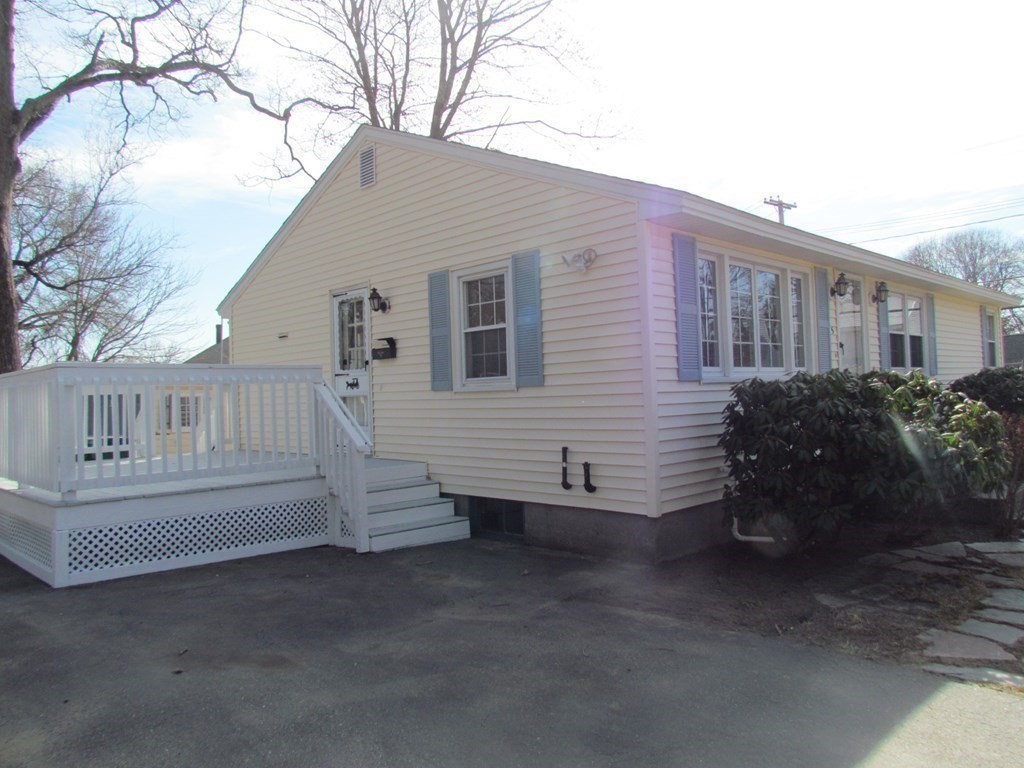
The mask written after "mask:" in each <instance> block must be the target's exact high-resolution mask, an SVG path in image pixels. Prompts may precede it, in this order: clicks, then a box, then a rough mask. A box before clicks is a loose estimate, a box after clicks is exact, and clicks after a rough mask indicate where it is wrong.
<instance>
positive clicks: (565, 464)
mask: <svg viewBox="0 0 1024 768" xmlns="http://www.w3.org/2000/svg"><path fill="white" fill-rule="evenodd" d="M562 487H563V488H564V489H565V490H567V491H569V490H572V483H570V482H569V446H567V445H563V446H562Z"/></svg>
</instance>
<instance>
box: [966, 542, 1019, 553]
mask: <svg viewBox="0 0 1024 768" xmlns="http://www.w3.org/2000/svg"><path fill="white" fill-rule="evenodd" d="M967 547H968V549H973V550H975V551H976V552H984V553H985V554H991V553H1000V552H1018V553H1022V554H1024V541H984V542H976V543H973V544H968V545H967Z"/></svg>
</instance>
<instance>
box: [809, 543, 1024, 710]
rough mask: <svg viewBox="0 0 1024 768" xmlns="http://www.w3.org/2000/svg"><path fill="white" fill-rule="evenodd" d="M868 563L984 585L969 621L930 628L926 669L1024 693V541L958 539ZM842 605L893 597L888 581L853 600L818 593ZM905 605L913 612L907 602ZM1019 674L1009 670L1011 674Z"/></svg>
mask: <svg viewBox="0 0 1024 768" xmlns="http://www.w3.org/2000/svg"><path fill="white" fill-rule="evenodd" d="M862 562H864V563H866V564H870V565H875V566H881V567H883V568H891V569H895V570H898V571H902V572H905V573H909V574H920V575H936V576H954V577H955V576H957V575H961V574H962V575H964V576H969V577H973V578H974V579H976V580H977V581H980V582H981V583H982V584H984V585H985V586H986V588H987V589H988V592H989V595H988V596H987V597H985V598H983V599H982V601H981V604H980V605H978V606H976V607H975V608H974V610H972V611H971V615H970V617H969V618H968V619H966V620H965V621H963V622H961V623H959V624H958V625H956V626H952V627H949V628H948V629H929V630H927V631H925V632H922V633H921V634H920V635H919V636H918V637H919V638H920V639H921V640H922V641H923V642H924V643H925V644H926V647H925V649H924V650H923V651H922V655H923V656H925V657H926V658H927V659H931V660H932V663H928V664H924V665H923V669H925V670H928V671H929V672H934V673H937V674H941V675H946V676H948V677H954V678H957V679H960V680H967V681H972V682H984V683H992V684H996V685H1002V686H1007V687H1010V688H1015V689H1017V690H1020V691H1024V675H1022V674H1019V673H1020V671H1021V670H1022V669H1024V666H1022V664H1024V571H1022V570H1018V569H1024V541H997V542H985V543H972V544H962V543H960V542H958V541H953V542H947V543H945V544H935V545H931V546H926V547H917V548H915V549H902V550H897V551H895V552H891V553H885V554H878V555H871V556H869V557H867V558H864V560H863V561H862ZM817 597H818V599H819V601H820V602H822V603H824V604H826V605H830V607H837V606H836V605H834V603H835V602H836V601H841V602H843V603H845V604H846V605H850V604H853V603H856V602H860V601H867V600H870V601H874V602H877V601H879V600H885V601H886V602H888V603H890V604H891V603H892V600H891V599H889V598H891V597H892V593H891V592H890V591H889V590H888V589H887V588H886V585H885V583H884V582H883V583H881V584H876V585H872V586H871V587H868V588H864V589H861V590H854V592H852V593H851V594H850V595H849V596H843V597H836V596H832V595H818V596H817ZM901 607H903V608H905V609H906V610H909V611H913V610H914V608H915V606H914V605H913V604H912V603H906V604H904V605H902V606H901ZM1011 669H1012V670H1016V671H1009V670H1011Z"/></svg>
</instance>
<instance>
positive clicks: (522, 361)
mask: <svg viewBox="0 0 1024 768" xmlns="http://www.w3.org/2000/svg"><path fill="white" fill-rule="evenodd" d="M428 289H429V295H430V344H431V346H430V366H431V377H430V380H431V389H433V390H435V391H446V390H452V389H458V390H494V389H512V388H518V387H539V386H543V384H544V359H543V345H542V323H541V292H540V251H536V250H535V251H527V252H525V253H517V254H515V255H513V256H512V257H511V258H510V259H509V260H508V261H505V262H503V263H499V264H488V265H483V266H479V267H472V268H468V269H464V270H459V271H458V272H452V273H450V272H448V271H444V272H435V273H433V274H431V275H429V277H428ZM453 309H454V312H453V311H452V310H453Z"/></svg>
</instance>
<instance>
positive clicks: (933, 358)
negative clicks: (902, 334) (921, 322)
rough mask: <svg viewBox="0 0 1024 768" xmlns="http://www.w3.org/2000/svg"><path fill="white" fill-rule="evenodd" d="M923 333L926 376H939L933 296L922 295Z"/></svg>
mask: <svg viewBox="0 0 1024 768" xmlns="http://www.w3.org/2000/svg"><path fill="white" fill-rule="evenodd" d="M924 312H925V332H926V333H927V334H928V367H927V371H928V375H929V376H938V375H939V342H938V334H937V332H936V329H935V294H932V293H926V294H925V295H924Z"/></svg>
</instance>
